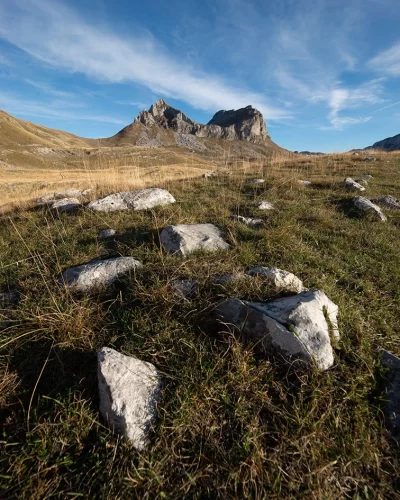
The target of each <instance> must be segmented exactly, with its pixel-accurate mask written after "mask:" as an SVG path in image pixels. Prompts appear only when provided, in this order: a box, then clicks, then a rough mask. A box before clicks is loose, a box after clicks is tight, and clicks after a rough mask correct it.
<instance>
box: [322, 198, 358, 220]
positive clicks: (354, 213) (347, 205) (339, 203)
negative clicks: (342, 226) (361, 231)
mask: <svg viewBox="0 0 400 500" xmlns="http://www.w3.org/2000/svg"><path fill="white" fill-rule="evenodd" d="M328 204H329V205H330V206H331V207H333V208H334V209H336V210H337V211H338V212H341V213H343V214H344V215H345V216H346V217H348V218H349V219H362V212H360V210H358V209H357V208H356V207H355V206H354V201H353V198H342V199H341V200H333V201H331V202H329V203H328Z"/></svg>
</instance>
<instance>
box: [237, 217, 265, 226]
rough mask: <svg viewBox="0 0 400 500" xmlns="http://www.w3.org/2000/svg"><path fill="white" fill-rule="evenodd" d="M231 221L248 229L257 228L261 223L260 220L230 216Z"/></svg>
mask: <svg viewBox="0 0 400 500" xmlns="http://www.w3.org/2000/svg"><path fill="white" fill-rule="evenodd" d="M231 219H233V220H236V221H237V222H241V223H242V224H245V225H246V226H250V227H257V226H260V225H261V224H262V223H263V221H262V219H252V218H251V217H243V216H242V215H231Z"/></svg>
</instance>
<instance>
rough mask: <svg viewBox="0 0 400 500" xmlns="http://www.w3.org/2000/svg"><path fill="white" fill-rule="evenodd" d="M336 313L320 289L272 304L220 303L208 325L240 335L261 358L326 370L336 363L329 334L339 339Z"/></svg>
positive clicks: (236, 300)
mask: <svg viewBox="0 0 400 500" xmlns="http://www.w3.org/2000/svg"><path fill="white" fill-rule="evenodd" d="M337 313H338V308H337V306H336V305H335V304H334V303H333V302H332V301H331V300H329V299H328V297H327V296H326V295H325V294H324V293H323V292H321V291H319V290H316V291H305V292H302V293H300V294H298V295H295V296H292V297H284V298H282V299H277V300H274V301H272V302H246V301H241V300H239V299H237V298H234V299H227V300H224V301H222V302H221V303H220V304H218V306H217V307H216V308H215V310H214V311H212V313H211V315H210V317H209V322H208V326H209V327H210V328H212V329H217V330H218V331H220V332H223V331H228V332H233V333H235V334H241V335H242V336H243V337H244V339H245V340H247V341H249V342H251V343H254V344H255V349H256V350H257V351H258V352H259V353H260V354H262V355H267V356H271V355H276V356H279V357H282V358H283V359H285V360H286V361H288V362H293V360H301V361H303V362H305V363H306V364H309V365H311V364H315V365H316V366H317V367H318V368H319V369H321V370H326V369H328V368H330V367H331V366H332V365H333V363H334V358H333V350H332V345H331V340H330V335H332V336H333V337H334V338H335V340H336V339H338V338H339V331H338V327H337ZM326 316H327V317H328V318H329V321H327V319H326Z"/></svg>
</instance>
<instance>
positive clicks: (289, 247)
mask: <svg viewBox="0 0 400 500" xmlns="http://www.w3.org/2000/svg"><path fill="white" fill-rule="evenodd" d="M216 168H221V174H220V175H219V176H218V177H217V178H214V179H209V180H205V179H186V180H181V181H171V180H167V179H163V180H161V179H160V183H159V184H158V186H159V187H166V188H167V189H169V190H170V192H171V193H172V194H173V195H174V196H175V198H176V199H177V203H176V204H174V205H170V206H167V207H164V208H158V209H154V210H151V211H146V212H135V213H132V212H119V213H118V212H116V213H111V214H104V213H94V212H90V211H85V210H82V211H80V212H78V213H77V214H75V215H70V216H69V215H66V214H61V215H60V216H55V215H54V214H51V213H50V212H49V211H47V210H46V209H39V210H33V209H32V210H22V209H21V210H19V211H16V212H14V213H12V214H8V215H3V216H0V217H1V219H0V256H1V258H0V285H1V287H2V288H3V289H10V288H11V289H12V287H13V286H16V287H17V290H18V293H19V300H18V303H17V304H15V305H13V306H12V307H6V306H3V309H2V310H0V322H1V324H2V331H1V334H0V335H1V336H0V408H1V414H0V419H1V424H2V435H1V438H0V439H1V442H0V444H1V448H0V453H1V455H0V497H2V498H8V499H12V498H26V499H39V498H40V499H43V498H65V497H67V496H68V497H70V498H78V497H84V498H103V499H106V498H110V499H114V498H121V499H125V498H149V499H150V498H171V499H175V498H199V499H200V498H201V499H204V498H210V499H211V498H212V499H214V498H224V499H227V498H256V499H263V498H285V499H287V498H315V499H331V498H358V499H371V498H390V499H395V498H400V496H399V493H398V492H399V489H400V482H399V476H398V468H399V448H398V445H396V443H395V442H394V441H393V440H392V439H391V437H390V435H389V434H388V433H387V431H386V430H385V427H384V422H383V417H382V407H383V406H382V405H383V402H382V399H381V396H380V394H381V392H380V389H381V387H380V380H381V372H382V370H381V368H380V365H379V362H378V360H379V354H378V350H379V348H382V347H383V348H386V349H389V350H390V351H392V352H393V353H395V354H397V355H400V342H399V335H398V324H399V319H400V317H399V305H400V304H399V297H400V288H399V282H400V281H399V278H400V236H399V228H400V213H397V212H389V211H386V214H387V215H388V219H389V220H388V222H387V223H381V222H378V221H375V220H374V219H370V218H369V217H360V216H359V215H358V214H357V213H356V212H354V211H353V210H352V209H351V203H350V201H349V200H350V199H351V198H352V197H353V195H352V194H349V193H346V192H345V191H344V189H343V187H341V185H340V182H341V181H342V180H343V179H344V177H345V176H348V175H351V176H352V177H354V178H358V177H359V176H360V175H362V174H363V173H366V172H368V173H371V174H372V175H373V176H374V179H373V180H371V181H370V183H369V186H368V188H367V191H366V196H368V197H374V196H378V195H386V194H392V195H394V196H397V197H398V196H399V194H400V180H399V179H400V176H399V174H400V156H399V155H385V154H381V155H379V157H378V161H377V162H375V163H373V164H366V163H364V162H363V161H362V158H361V157H356V156H347V155H331V156H325V157H318V158H301V157H300V158H298V159H297V160H288V159H284V158H281V159H279V160H278V159H275V161H271V160H268V161H259V162H253V163H252V162H248V161H244V162H241V163H238V162H236V163H234V164H229V165H223V166H222V165H221V166H220V167H218V166H216ZM228 172H229V173H230V175H228ZM253 177H263V178H264V179H266V183H265V185H262V186H260V185H250V184H247V183H246V180H247V179H249V178H253ZM298 179H303V180H304V179H308V180H311V181H312V186H310V187H305V186H301V185H299V184H298V182H297V180H298ZM120 181H121V183H120V185H119V186H118V188H119V189H120V190H123V189H125V188H126V185H124V182H123V179H120ZM106 185H107V179H106V178H105V179H104V184H103V187H102V188H101V184H99V192H98V194H100V191H101V190H103V193H104V192H105V191H106V190H107V186H106ZM116 188H117V186H116V185H114V189H116ZM108 189H109V188H108ZM261 200H268V201H271V202H272V203H274V204H275V205H276V208H277V210H275V211H272V212H268V213H265V212H261V211H258V209H256V208H255V206H254V205H255V202H256V201H261ZM232 213H239V214H241V215H254V216H257V217H261V218H263V219H264V224H263V226H262V227H261V228H259V229H251V228H248V227H246V226H243V225H240V224H239V223H237V222H234V221H233V220H231V219H230V218H229V216H230V214H232ZM201 222H211V223H214V224H216V225H217V226H218V227H220V228H221V229H222V230H223V231H224V233H225V235H226V238H227V239H228V241H229V242H230V243H231V245H232V247H233V248H232V249H231V250H230V251H227V252H221V253H215V254H197V255H192V256H190V257H188V258H187V259H185V260H179V259H176V258H174V257H172V256H169V255H166V254H165V253H164V252H163V251H162V250H161V249H160V246H159V239H158V238H159V232H160V230H161V229H162V228H164V227H165V226H167V225H169V224H175V223H188V224H189V223H201ZM107 227H111V228H114V229H116V230H117V231H118V235H117V237H115V238H114V239H111V240H109V241H100V240H99V239H98V233H99V230H101V229H103V228H107ZM117 255H124V256H134V257H136V258H138V259H139V260H140V261H141V262H142V263H143V264H144V266H143V268H142V269H141V270H140V271H137V272H136V274H132V275H130V276H127V277H126V278H124V279H122V280H120V282H119V283H118V284H117V285H115V286H114V287H113V288H112V289H110V290H108V291H107V292H106V291H105V292H103V293H99V294H96V295H94V296H91V297H89V296H84V297H77V296H74V295H71V294H70V293H68V292H66V291H65V290H60V289H59V288H58V286H57V284H56V280H57V277H58V275H59V273H60V272H61V271H62V270H64V269H65V268H66V267H69V266H73V265H77V264H80V263H83V262H87V261H88V260H90V259H92V258H95V257H99V256H102V257H104V256H117ZM256 265H273V266H277V267H279V268H281V269H286V270H288V271H291V272H293V273H295V274H296V275H297V276H298V277H299V278H301V279H302V280H303V281H304V284H305V286H307V287H309V288H319V289H322V290H324V291H325V293H326V294H327V295H328V296H329V297H330V298H331V300H333V301H334V302H335V303H336V304H338V306H339V311H340V314H339V327H340V331H341V334H342V338H341V341H340V343H339V345H338V346H337V348H336V349H335V360H336V363H335V366H334V367H333V368H332V369H330V370H329V371H327V372H308V371H303V372H301V373H300V372H295V371H293V370H291V369H290V368H288V367H285V366H282V365H281V364H279V363H276V362H273V361H264V360H256V359H255V358H254V356H253V354H252V351H251V349H250V348H249V347H247V348H245V347H243V346H242V345H241V344H240V343H239V342H238V341H236V340H235V339H233V338H231V337H229V336H222V337H218V338H215V337H211V336H210V335H209V334H208V333H207V332H206V331H204V329H202V327H201V325H202V321H203V319H204V317H206V315H207V312H208V311H209V310H210V309H211V308H212V307H213V306H214V305H215V304H216V303H217V302H218V301H219V300H221V298H223V297H232V296H238V297H240V298H248V299H254V300H255V299H268V298H272V297H274V296H275V293H276V292H275V291H274V290H273V289H271V287H269V286H267V285H266V284H265V282H263V281H262V280H261V281H260V280H251V281H247V280H246V281H244V282H239V283H237V284H232V285H229V286H228V287H222V286H221V285H217V284H214V283H213V282H212V280H211V277H212V276H213V275H214V274H216V273H223V272H229V273H230V272H234V271H244V270H246V269H248V268H250V267H253V266H256ZM188 277H189V278H195V279H197V280H199V281H200V295H199V297H198V298H196V299H194V300H193V301H190V302H181V301H179V300H177V299H176V298H175V297H174V296H173V295H172V293H171V288H170V284H171V281H172V280H173V279H175V278H188ZM0 307H1V306H0ZM104 345H107V346H111V347H114V348H115V349H117V350H118V351H120V352H123V353H125V354H131V355H134V356H136V357H138V358H140V359H142V360H145V361H149V362H151V363H153V364H154V365H155V366H156V368H157V369H158V370H160V371H161V372H162V374H163V377H164V381H165V384H164V388H163V395H162V401H161V404H160V407H159V418H158V421H157V423H156V425H155V427H154V429H153V431H152V435H151V444H150V447H149V449H148V450H147V451H145V452H144V453H142V454H138V453H137V452H136V451H135V450H134V449H133V448H132V447H131V446H130V445H129V443H128V442H126V441H124V440H121V439H120V438H118V437H116V436H115V435H113V434H112V433H111V432H110V431H109V430H108V429H107V428H106V426H105V424H104V422H103V421H102V420H101V418H100V417H99V413H98V405H99V401H98V394H97V379H96V351H97V349H99V348H100V347H101V346H104Z"/></svg>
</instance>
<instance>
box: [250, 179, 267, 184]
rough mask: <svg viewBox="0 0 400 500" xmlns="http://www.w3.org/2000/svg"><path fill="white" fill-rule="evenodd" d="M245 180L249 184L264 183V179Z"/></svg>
mask: <svg viewBox="0 0 400 500" xmlns="http://www.w3.org/2000/svg"><path fill="white" fill-rule="evenodd" d="M247 182H248V183H249V184H264V182H265V179H249V180H248V181H247Z"/></svg>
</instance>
